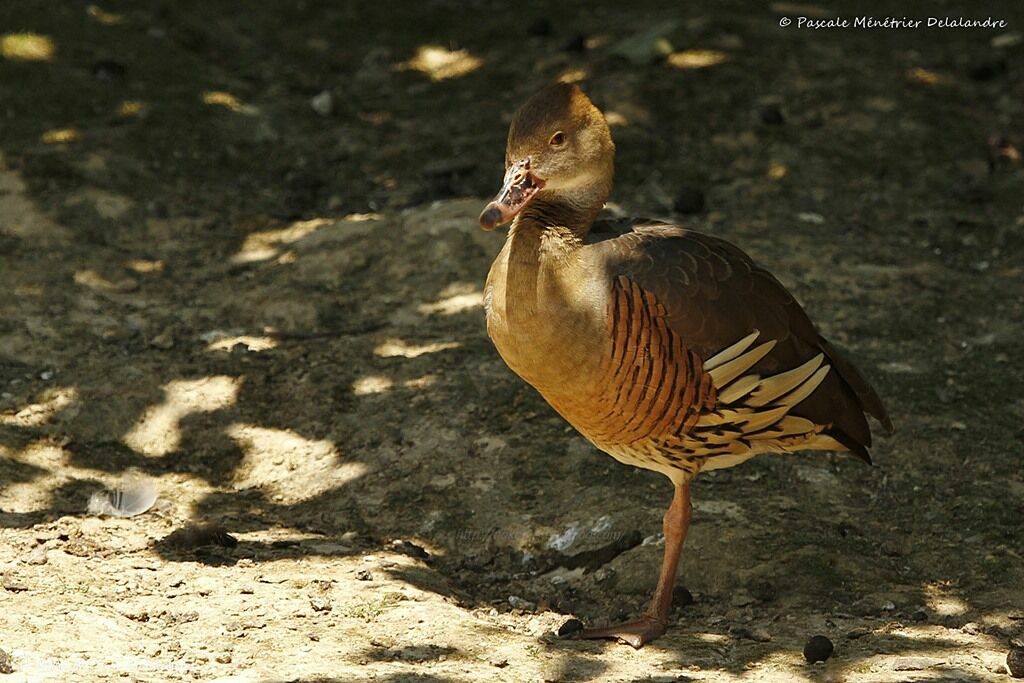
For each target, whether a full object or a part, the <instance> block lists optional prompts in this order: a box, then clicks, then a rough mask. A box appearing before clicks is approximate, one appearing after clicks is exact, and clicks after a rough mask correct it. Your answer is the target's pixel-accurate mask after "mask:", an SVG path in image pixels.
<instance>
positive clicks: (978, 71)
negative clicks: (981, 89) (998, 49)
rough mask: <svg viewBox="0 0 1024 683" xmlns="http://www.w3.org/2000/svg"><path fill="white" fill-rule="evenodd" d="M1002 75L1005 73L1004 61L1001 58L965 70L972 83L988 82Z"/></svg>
mask: <svg viewBox="0 0 1024 683" xmlns="http://www.w3.org/2000/svg"><path fill="white" fill-rule="evenodd" d="M1004 73H1006V60H1005V59H1002V58H999V59H991V60H987V61H984V62H978V63H977V64H972V65H971V66H970V68H968V69H967V75H968V76H970V77H971V80H973V81H990V80H992V79H993V78H995V77H996V76H999V75H1001V74H1004Z"/></svg>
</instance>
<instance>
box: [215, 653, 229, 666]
mask: <svg viewBox="0 0 1024 683" xmlns="http://www.w3.org/2000/svg"><path fill="white" fill-rule="evenodd" d="M214 661H215V662H217V663H218V664H230V663H231V655H217V658H216V659H214Z"/></svg>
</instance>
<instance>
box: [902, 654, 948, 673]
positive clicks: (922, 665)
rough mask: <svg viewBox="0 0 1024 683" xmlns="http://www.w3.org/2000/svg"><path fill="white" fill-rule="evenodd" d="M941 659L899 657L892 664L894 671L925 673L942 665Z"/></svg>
mask: <svg viewBox="0 0 1024 683" xmlns="http://www.w3.org/2000/svg"><path fill="white" fill-rule="evenodd" d="M942 663H943V661H942V660H941V659H934V658H931V657H897V658H896V659H894V660H893V662H892V668H893V671H924V670H925V669H930V668H931V667H933V666H936V665H938V664H942Z"/></svg>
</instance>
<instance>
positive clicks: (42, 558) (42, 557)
mask: <svg viewBox="0 0 1024 683" xmlns="http://www.w3.org/2000/svg"><path fill="white" fill-rule="evenodd" d="M46 561H47V559H46V549H45V548H43V547H41V546H40V547H37V548H34V549H33V550H32V552H30V553H29V554H28V557H26V558H25V564H34V565H41V564H46Z"/></svg>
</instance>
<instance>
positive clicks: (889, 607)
mask: <svg viewBox="0 0 1024 683" xmlns="http://www.w3.org/2000/svg"><path fill="white" fill-rule="evenodd" d="M895 609H896V604H895V603H894V602H893V601H892V600H886V601H885V602H883V603H882V611H883V612H892V611H893V610H895Z"/></svg>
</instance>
